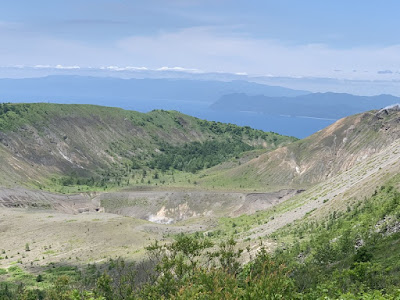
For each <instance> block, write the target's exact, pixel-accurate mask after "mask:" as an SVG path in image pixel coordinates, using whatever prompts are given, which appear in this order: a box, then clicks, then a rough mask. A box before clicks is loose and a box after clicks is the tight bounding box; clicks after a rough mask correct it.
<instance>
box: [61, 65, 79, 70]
mask: <svg viewBox="0 0 400 300" xmlns="http://www.w3.org/2000/svg"><path fill="white" fill-rule="evenodd" d="M55 68H56V69H61V70H77V69H80V68H81V67H80V66H63V65H56V66H55Z"/></svg>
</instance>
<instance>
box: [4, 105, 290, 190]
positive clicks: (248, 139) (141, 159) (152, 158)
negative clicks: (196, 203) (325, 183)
mask: <svg viewBox="0 0 400 300" xmlns="http://www.w3.org/2000/svg"><path fill="white" fill-rule="evenodd" d="M0 131H2V134H3V135H2V138H1V143H0V151H2V157H3V159H4V161H2V164H0V171H1V172H0V176H1V178H0V179H1V180H2V181H4V182H7V181H13V182H14V184H15V182H17V183H21V184H29V185H30V186H31V187H36V188H40V189H47V190H50V191H57V192H60V193H69V192H79V191H87V190H109V189H112V188H120V187H122V186H131V185H133V186H137V185H155V183H157V184H164V183H163V181H162V180H160V181H158V180H157V179H158V178H157V177H158V173H159V172H166V171H168V170H174V171H179V172H189V173H194V172H197V171H201V170H203V169H205V168H209V167H211V166H214V165H216V164H219V163H221V162H224V161H227V160H230V159H232V158H234V157H239V156H240V155H241V154H242V153H244V152H245V151H249V150H253V149H257V148H262V149H265V151H269V150H272V149H275V148H276V147H278V146H280V145H284V144H288V143H290V142H293V141H295V140H297V139H296V138H293V137H286V136H281V135H279V134H276V133H273V132H263V131H261V130H255V129H251V128H250V127H241V126H237V125H233V124H224V123H220V122H211V121H205V120H200V119H197V118H194V117H190V116H187V115H184V114H181V113H179V112H176V111H164V110H154V111H151V112H149V113H146V114H144V113H139V112H135V111H126V110H123V109H119V108H111V107H101V106H94V105H61V104H48V103H34V104H9V103H2V104H1V106H0ZM22 141H23V142H22ZM6 150H8V151H6ZM15 151H18V152H19V153H25V154H26V155H25V154H24V157H23V159H24V162H23V165H21V166H20V167H21V168H19V169H18V168H17V169H16V168H13V167H10V166H8V163H9V162H8V161H9V160H8V159H7V157H8V156H9V155H10V154H11V155H12V153H13V152H15ZM3 152H4V153H3ZM27 153H29V155H28V154H27ZM49 153H51V154H50V155H49ZM10 159H11V158H10ZM21 164H22V163H21ZM38 168H40V170H41V172H40V174H37V170H38ZM22 170H23V171H24V172H22ZM55 170H56V171H55ZM144 172H148V173H152V175H154V176H155V178H153V179H154V180H151V179H150V178H146V176H145V174H144ZM1 174H3V175H1ZM141 175H142V176H141ZM3 177H4V178H3ZM29 177H30V178H35V181H32V179H30V181H29V182H27V181H28V180H29V179H28V178H29ZM65 187H68V188H65Z"/></svg>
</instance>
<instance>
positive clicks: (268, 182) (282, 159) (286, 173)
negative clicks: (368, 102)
mask: <svg viewBox="0 0 400 300" xmlns="http://www.w3.org/2000/svg"><path fill="white" fill-rule="evenodd" d="M399 119H400V111H399V109H398V106H396V107H394V108H392V109H383V110H380V111H370V112H366V113H362V114H357V115H354V116H350V117H347V118H344V119H341V120H339V121H337V122H336V123H334V124H333V125H331V126H329V127H327V128H326V129H324V130H321V131H319V132H317V133H315V134H313V135H311V136H310V137H308V138H306V139H303V140H299V141H297V142H294V143H292V144H290V145H287V146H284V147H281V148H279V149H276V150H274V151H272V152H269V153H264V154H261V155H259V156H258V157H256V158H253V159H252V160H250V161H248V162H246V163H243V164H240V165H236V166H233V167H232V168H220V167H215V168H214V169H212V170H210V171H207V172H206V173H205V175H206V176H204V179H202V181H200V182H202V183H204V184H213V185H214V186H219V185H223V186H225V187H232V186H235V185H241V186H246V187H250V188H251V187H254V188H259V187H260V186H264V187H265V188H267V187H269V188H270V189H279V188H288V187H292V188H307V187H310V186H312V185H315V184H316V183H319V182H322V181H324V180H327V179H329V178H331V177H333V176H335V175H337V174H340V173H341V172H344V171H346V170H349V169H351V168H352V167H354V166H355V165H356V164H357V163H358V162H360V161H363V160H365V159H367V158H369V157H371V156H372V155H373V154H375V153H379V152H380V151H381V150H383V149H385V148H386V147H388V146H389V145H390V144H392V143H393V142H394V141H396V140H397V139H399V138H400V122H399Z"/></svg>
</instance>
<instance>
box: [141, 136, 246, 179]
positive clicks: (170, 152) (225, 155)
mask: <svg viewBox="0 0 400 300" xmlns="http://www.w3.org/2000/svg"><path fill="white" fill-rule="evenodd" d="M253 149H254V148H253V147H252V146H250V145H248V144H246V143H244V142H242V141H241V140H236V139H235V140H234V139H232V140H227V141H205V142H204V143H200V142H192V143H188V144H185V145H183V146H181V147H176V146H169V145H165V147H162V148H161V149H160V150H161V151H162V152H164V153H163V154H162V155H158V156H156V157H155V158H154V159H153V160H152V161H150V162H149V164H148V165H149V167H150V168H152V169H159V170H161V171H163V172H165V171H167V170H169V169H175V170H179V171H186V172H192V173H195V172H196V171H199V170H202V169H206V168H210V167H213V166H215V165H217V164H219V163H222V162H223V161H226V160H228V159H230V158H232V157H236V156H238V155H240V154H241V153H243V152H245V151H250V150H253Z"/></svg>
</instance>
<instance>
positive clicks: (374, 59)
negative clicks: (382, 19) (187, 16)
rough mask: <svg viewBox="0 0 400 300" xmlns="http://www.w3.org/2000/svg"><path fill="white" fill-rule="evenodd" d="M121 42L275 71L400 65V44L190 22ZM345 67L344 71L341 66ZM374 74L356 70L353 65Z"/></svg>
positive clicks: (143, 50) (160, 59) (215, 66)
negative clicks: (355, 43)
mask: <svg viewBox="0 0 400 300" xmlns="http://www.w3.org/2000/svg"><path fill="white" fill-rule="evenodd" d="M117 46H118V48H119V49H120V50H121V51H122V52H123V53H126V54H128V55H130V56H132V57H136V58H138V59H140V60H141V61H147V62H148V63H149V64H158V65H160V64H165V63H168V64H169V65H181V66H185V68H189V69H191V68H193V69H196V68H198V67H201V68H202V69H203V70H205V71H207V72H210V71H213V72H215V71H225V72H231V73H238V72H242V70H244V71H246V73H250V74H260V75H264V74H274V75H275V76H315V77H319V76H321V77H336V78H337V77H339V76H340V77H345V78H354V77H355V76H358V77H359V78H360V79H361V78H367V77H369V76H374V75H373V73H375V74H376V72H377V71H378V70H382V69H388V68H393V67H400V56H399V55H398V53H399V51H400V45H393V46H390V47H381V48H379V47H359V48H349V49H334V48H330V47H328V46H327V45H322V44H307V45H288V44H283V43H281V42H279V41H275V40H265V39H254V38H249V37H244V36H237V37H235V36H232V35H225V34H223V33H222V32H219V31H218V30H215V29H213V28H209V27H196V28H188V29H184V30H181V31H177V32H172V33H171V32H169V33H161V34H158V35H154V36H133V37H129V38H125V39H122V40H120V41H119V42H118V43H117ZM338 69H340V70H342V72H340V73H338V72H335V70H338ZM354 69H357V70H370V71H373V72H371V74H368V73H365V72H364V73H363V74H361V73H360V74H354V72H353V70H354Z"/></svg>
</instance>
